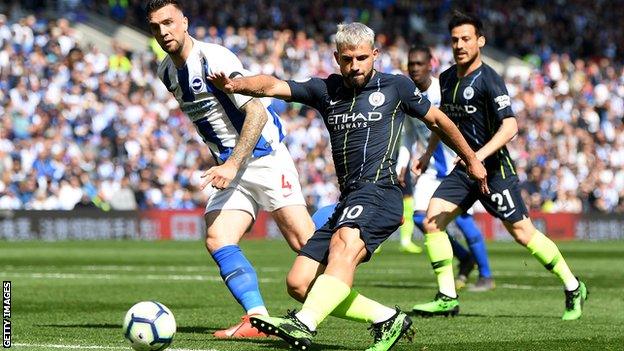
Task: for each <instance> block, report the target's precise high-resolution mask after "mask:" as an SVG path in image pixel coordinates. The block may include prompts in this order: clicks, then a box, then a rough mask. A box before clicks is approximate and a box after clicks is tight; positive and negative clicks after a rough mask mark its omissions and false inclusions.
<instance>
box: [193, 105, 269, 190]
mask: <svg viewBox="0 0 624 351" xmlns="http://www.w3.org/2000/svg"><path fill="white" fill-rule="evenodd" d="M240 109H241V111H243V112H245V120H244V122H243V127H242V128H241V133H240V136H239V138H238V140H237V141H236V146H234V149H233V150H232V154H230V157H228V159H227V160H226V161H225V163H223V164H222V165H220V166H215V167H211V168H210V169H208V170H207V171H206V172H205V173H204V174H203V175H202V178H204V181H203V183H202V186H201V188H202V189H203V188H205V187H206V186H207V185H208V184H212V186H213V187H215V188H217V189H225V188H227V187H228V185H230V182H231V181H232V179H234V178H235V177H236V173H238V170H239V169H240V167H241V166H242V165H243V164H244V163H245V161H246V160H247V159H248V158H249V156H251V153H252V152H253V149H254V147H255V146H256V143H257V142H258V139H259V138H260V134H261V133H262V129H263V128H264V125H265V124H266V122H267V120H268V116H267V114H266V111H265V108H264V105H263V104H262V102H261V101H260V100H258V99H251V100H249V101H248V102H247V103H246V104H245V105H243V106H242V107H241V108H240Z"/></svg>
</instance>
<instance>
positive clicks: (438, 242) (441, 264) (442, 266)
mask: <svg viewBox="0 0 624 351" xmlns="http://www.w3.org/2000/svg"><path fill="white" fill-rule="evenodd" d="M425 247H426V248H427V256H428V257H429V261H431V266H432V267H433V271H434V272H435V274H436V277H437V279H438V288H439V290H440V292H441V293H443V294H444V295H447V296H449V297H457V293H456V292H455V277H454V276H453V248H452V247H451V242H450V241H449V238H448V235H447V234H446V232H435V233H427V234H425Z"/></svg>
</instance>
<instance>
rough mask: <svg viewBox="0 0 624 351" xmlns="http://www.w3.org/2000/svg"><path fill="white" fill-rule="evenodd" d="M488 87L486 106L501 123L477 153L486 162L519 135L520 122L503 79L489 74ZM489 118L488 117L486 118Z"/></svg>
mask: <svg viewBox="0 0 624 351" xmlns="http://www.w3.org/2000/svg"><path fill="white" fill-rule="evenodd" d="M487 82H488V83H487V84H486V85H485V87H486V99H487V100H486V104H487V105H489V106H488V107H489V108H490V110H491V111H494V113H493V114H490V115H493V116H494V117H495V118H496V119H498V120H499V121H500V127H499V128H498V130H497V131H496V133H494V135H493V136H492V139H490V140H489V141H488V142H487V143H486V144H485V145H483V146H482V147H481V149H479V150H478V151H477V157H479V159H480V160H485V159H486V158H487V157H488V156H490V155H492V154H494V153H496V152H497V151H498V150H499V149H500V148H502V147H503V146H505V144H507V143H508V142H509V141H511V139H513V137H514V136H516V134H517V133H518V122H517V120H516V118H515V117H514V112H513V110H512V108H511V98H510V97H509V93H508V92H507V87H506V86H505V82H504V81H503V78H501V76H499V75H497V74H488V78H487ZM486 118H487V117H486Z"/></svg>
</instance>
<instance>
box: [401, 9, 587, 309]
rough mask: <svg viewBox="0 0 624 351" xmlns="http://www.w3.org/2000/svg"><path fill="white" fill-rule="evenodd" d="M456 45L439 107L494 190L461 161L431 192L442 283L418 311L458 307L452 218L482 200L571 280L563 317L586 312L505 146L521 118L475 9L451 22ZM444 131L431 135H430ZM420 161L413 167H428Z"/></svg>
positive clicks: (428, 240)
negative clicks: (485, 58) (487, 52)
mask: <svg viewBox="0 0 624 351" xmlns="http://www.w3.org/2000/svg"><path fill="white" fill-rule="evenodd" d="M448 29H449V31H450V34H451V45H452V49H453V56H454V58H455V62H456V65H454V66H452V67H451V68H449V69H448V70H446V71H444V72H443V73H442V74H441V75H440V87H441V93H442V105H441V106H442V107H441V109H442V110H443V111H444V112H446V114H448V116H449V117H450V118H451V119H452V120H453V121H454V122H455V123H456V124H457V126H458V127H459V130H460V131H461V133H462V135H463V136H464V138H466V140H467V141H468V143H469V144H470V146H471V147H472V149H473V150H475V152H476V154H477V157H478V158H479V160H481V161H483V163H484V164H485V167H486V169H487V173H488V178H487V183H488V188H489V190H490V192H489V194H483V193H481V192H479V187H478V184H477V183H475V182H474V181H472V180H471V179H470V178H469V177H468V175H467V174H466V168H465V167H464V165H463V164H461V163H460V164H458V165H457V166H456V167H455V168H454V169H453V171H452V172H451V173H450V174H449V176H448V177H447V178H445V179H444V180H443V181H442V184H440V186H439V187H438V189H437V190H436V192H435V193H434V194H433V198H432V199H431V202H430V203H429V207H428V209H427V217H426V218H425V221H424V227H425V231H426V235H425V246H426V248H427V250H428V253H429V259H430V260H431V265H432V266H433V269H434V271H435V273H436V275H437V280H438V287H439V291H438V294H437V295H436V297H435V299H434V300H433V301H432V302H429V303H425V304H418V305H415V306H414V307H413V313H414V314H419V315H440V314H441V315H448V314H457V313H458V312H459V303H458V300H457V294H456V292H455V284H454V280H453V269H452V266H451V258H452V255H453V253H452V250H451V247H450V244H448V238H447V235H446V232H445V230H446V226H447V225H448V224H449V222H450V221H452V220H453V219H454V218H455V217H457V216H458V215H459V214H460V213H462V212H464V211H465V210H467V209H469V208H470V207H471V206H472V204H473V203H474V202H475V201H477V200H480V201H481V203H482V204H483V206H484V207H485V208H486V210H487V211H488V212H489V213H491V214H492V215H493V216H495V217H497V218H499V219H500V220H502V221H503V225H504V226H505V228H506V229H507V230H508V231H509V233H510V234H511V235H512V236H513V238H514V239H515V240H516V241H517V242H518V243H519V244H521V245H523V246H525V247H526V248H527V249H528V250H529V252H531V254H532V255H533V256H534V257H535V258H536V259H537V260H538V261H539V262H540V263H541V264H543V265H544V267H546V269H548V270H549V271H551V272H553V273H554V274H555V275H556V276H557V277H559V279H561V281H562V282H563V284H564V286H565V289H564V290H565V312H564V314H563V317H562V318H563V319H564V320H573V319H578V318H580V317H581V313H582V304H583V301H585V299H587V288H586V287H585V284H584V283H583V282H581V281H580V280H578V279H577V278H576V277H575V276H574V275H573V274H572V272H571V271H570V269H569V268H568V265H567V264H566V262H565V260H564V259H563V256H562V255H561V253H560V252H559V249H558V248H557V245H555V243H553V242H552V241H551V240H550V239H548V238H547V237H546V236H545V235H544V234H542V233H541V232H540V231H539V230H537V229H536V228H535V226H534V225H533V223H532V222H531V219H530V218H529V217H528V212H527V209H526V207H525V205H524V203H523V202H522V198H521V196H520V188H519V186H518V177H517V176H516V170H515V168H514V165H513V162H512V161H511V158H510V157H509V152H508V151H507V148H506V147H505V144H507V143H508V142H509V141H510V140H511V139H512V138H513V137H514V136H515V135H516V133H517V131H518V126H517V124H516V118H515V116H514V113H513V111H512V110H511V99H510V97H509V95H508V93H507V89H506V88H505V83H504V82H503V79H502V78H501V77H500V76H499V75H498V74H497V73H496V72H495V71H494V70H493V69H492V68H491V67H490V66H488V65H486V64H484V63H483V62H481V48H482V47H483V46H484V45H485V37H484V36H483V33H482V25H481V22H480V20H479V19H477V18H476V17H473V16H470V15H467V14H463V13H461V12H456V13H454V15H453V17H452V19H451V20H450V22H449V26H448ZM438 141H439V138H438V137H437V136H436V135H435V134H432V135H431V140H430V143H431V144H432V145H435V144H437V143H438ZM421 167H423V165H422V164H415V165H414V167H413V169H414V170H415V171H417V172H419V171H422V169H421Z"/></svg>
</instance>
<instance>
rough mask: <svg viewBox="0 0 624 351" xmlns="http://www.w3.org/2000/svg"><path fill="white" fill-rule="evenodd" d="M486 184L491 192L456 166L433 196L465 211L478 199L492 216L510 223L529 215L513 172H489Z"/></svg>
mask: <svg viewBox="0 0 624 351" xmlns="http://www.w3.org/2000/svg"><path fill="white" fill-rule="evenodd" d="M488 187H489V188H490V193H489V194H487V195H484V194H482V193H481V191H480V190H479V185H478V184H477V181H475V180H473V179H471V178H470V177H469V176H468V174H467V173H466V171H465V169H464V168H463V167H455V168H454V169H453V171H451V173H450V174H449V175H448V176H447V177H446V178H444V180H442V183H441V184H440V186H439V187H438V189H436V191H435V193H433V197H437V198H440V199H443V200H446V201H448V202H452V203H454V204H456V205H458V206H459V207H461V209H462V210H464V211H467V210H468V209H470V207H472V205H473V204H474V203H475V202H476V201H477V200H479V201H481V204H482V205H483V207H485V209H486V210H487V211H488V212H489V213H490V214H491V215H492V216H494V217H497V218H499V219H501V220H503V221H506V222H510V223H516V222H518V221H521V220H522V219H524V218H528V217H529V212H528V211H527V208H526V206H525V205H524V201H523V200H522V196H521V195H520V186H519V182H518V177H516V176H515V175H512V176H508V177H503V176H502V175H501V174H499V173H495V174H492V175H490V176H488Z"/></svg>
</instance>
